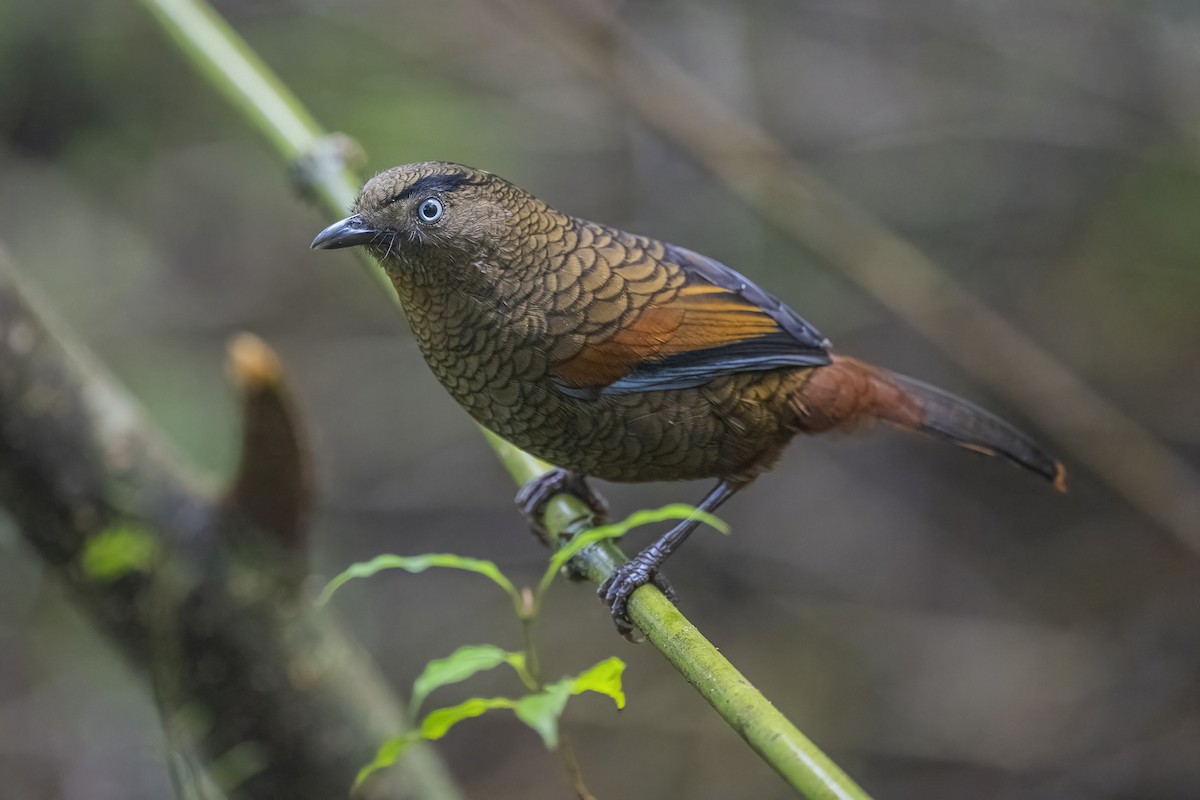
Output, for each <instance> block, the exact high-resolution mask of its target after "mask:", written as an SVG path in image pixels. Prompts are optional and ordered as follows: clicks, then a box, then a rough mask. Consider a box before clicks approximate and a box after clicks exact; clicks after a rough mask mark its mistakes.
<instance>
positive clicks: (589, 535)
mask: <svg viewBox="0 0 1200 800" xmlns="http://www.w3.org/2000/svg"><path fill="white" fill-rule="evenodd" d="M669 519H698V520H700V521H701V522H703V523H704V524H706V525H708V526H709V527H711V528H714V529H716V530H717V531H719V532H721V533H724V534H728V533H729V526H728V525H726V524H725V523H724V522H722V521H721V520H719V519H717V518H716V517H714V516H713V515H712V514H709V513H708V512H707V511H701V510H700V509H698V508H696V507H695V506H689V505H688V504H687V503H672V504H670V505H666V506H663V507H662V508H658V509H644V510H642V511H635V512H634V513H632V514H630V515H629V516H628V517H626V518H625V519H623V520H621V521H620V522H613V523H611V524H609V525H600V526H598V527H595V528H591V529H589V530H586V531H584V532H583V533H581V534H579V535H578V536H576V537H575V538H573V539H572V540H571V541H569V542H567V544H566V545H565V546H563V547H562V548H560V549H559V550H558V551H557V552H555V553H554V555H552V556H551V557H550V565H549V566H548V567H547V568H546V573H545V574H544V575H543V576H542V580H541V583H539V584H538V590H537V604H538V605H540V604H541V599H542V595H544V594H545V593H546V590H547V589H548V588H550V584H551V583H552V582H553V581H554V576H555V575H557V574H558V571H559V570H560V569H562V568H563V565H565V564H566V563H567V562H568V561H570V560H571V559H572V558H574V556H575V554H576V553H578V552H579V551H580V550H582V549H583V548H585V547H588V546H590V545H593V544H595V543H596V542H599V541H603V540H604V539H617V538H619V537H621V536H624V535H625V534H626V533H628V532H629V531H631V530H633V529H634V528H637V527H640V526H642V525H651V524H653V523H655V522H663V521H664V520H669Z"/></svg>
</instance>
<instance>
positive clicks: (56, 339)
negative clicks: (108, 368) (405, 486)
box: [0, 251, 459, 800]
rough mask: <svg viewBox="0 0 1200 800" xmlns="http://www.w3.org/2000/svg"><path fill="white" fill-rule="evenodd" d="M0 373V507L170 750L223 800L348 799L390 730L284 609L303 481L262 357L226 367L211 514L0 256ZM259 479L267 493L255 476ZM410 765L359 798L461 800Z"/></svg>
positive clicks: (325, 640)
mask: <svg viewBox="0 0 1200 800" xmlns="http://www.w3.org/2000/svg"><path fill="white" fill-rule="evenodd" d="M0 365H2V367H3V368H2V369H0V505H3V507H4V508H5V510H6V511H7V512H8V513H10V514H11V515H12V517H13V519H14V520H15V522H16V524H17V527H18V529H19V530H20V531H21V534H22V535H23V536H24V538H25V539H26V541H28V543H29V544H30V545H31V546H32V547H33V548H34V549H35V550H36V551H37V552H38V553H39V554H40V555H41V557H42V559H43V560H44V562H45V563H46V564H47V566H48V567H49V568H50V570H51V571H52V572H54V573H55V574H56V575H57V576H58V577H59V578H60V579H61V580H62V582H63V583H64V584H65V585H66V587H67V588H68V590H69V593H70V595H71V596H72V597H73V598H74V600H75V601H76V602H77V603H78V604H79V606H80V608H82V609H83V611H84V612H85V613H86V614H88V615H89V616H90V617H91V618H92V620H93V621H94V622H95V623H96V624H97V625H98V626H99V627H100V628H101V629H102V630H103V631H104V632H105V633H106V634H107V635H108V636H109V638H111V639H112V640H113V641H114V642H115V643H116V644H117V645H118V646H119V647H120V649H121V650H122V651H123V652H124V653H125V655H126V656H127V657H128V659H129V660H130V662H132V664H134V665H135V666H136V667H137V668H139V669H140V670H141V671H142V672H143V673H145V674H146V675H147V676H149V678H150V679H151V680H152V682H153V684H154V686H155V690H156V694H157V697H158V700H159V703H160V706H161V710H162V713H163V715H164V718H165V720H166V728H167V730H168V732H169V733H170V734H171V735H170V736H169V738H170V739H171V740H172V741H175V740H176V739H178V740H180V741H184V742H186V743H187V749H188V750H189V751H194V755H195V756H196V757H197V758H198V760H199V761H201V762H202V763H204V765H205V768H206V770H207V771H208V773H209V776H210V777H211V778H212V779H213V782H214V783H215V785H216V786H217V787H218V788H219V789H220V790H221V791H223V792H224V793H225V794H226V795H227V796H228V797H230V798H234V799H235V800H236V799H238V798H247V799H248V800H260V799H261V798H268V797H288V798H297V799H298V800H302V799H303V798H312V800H329V798H333V797H344V796H346V795H347V793H348V792H349V788H350V786H351V785H352V784H353V782H354V777H355V775H356V773H357V772H358V769H359V768H360V767H361V766H362V765H363V764H364V763H366V762H367V761H369V760H370V759H371V757H372V755H373V754H374V752H375V749H376V747H377V746H378V743H379V741H380V740H381V739H383V738H385V737H386V736H390V735H394V734H395V732H396V731H397V730H398V729H399V728H400V727H401V726H402V725H403V722H402V720H403V716H402V714H401V709H400V707H399V705H398V703H397V701H396V699H395V698H394V697H393V696H392V695H391V694H390V690H389V689H388V688H387V686H386V684H385V683H384V681H383V680H382V679H381V678H380V676H379V675H378V674H377V672H376V670H375V667H374V666H373V665H372V664H371V663H370V661H369V660H368V659H367V658H366V657H365V656H364V655H363V654H362V653H361V651H360V650H359V649H358V648H357V646H355V645H354V644H353V643H352V642H350V641H348V640H347V639H346V638H344V637H343V636H342V635H341V634H340V633H339V628H338V626H337V625H336V624H335V623H334V622H333V621H332V620H331V619H330V618H329V617H327V616H325V615H322V614H319V613H317V612H316V611H315V610H314V609H313V606H312V604H311V603H310V602H308V600H307V599H306V598H303V597H302V596H301V595H300V593H299V592H298V591H297V589H298V586H299V582H300V581H301V580H302V579H303V577H304V576H303V571H302V570H303V569H304V567H305V565H306V562H307V537H306V536H305V532H304V527H303V523H302V520H303V518H304V515H305V512H306V511H307V506H308V492H307V475H308V472H309V467H308V462H307V458H306V454H305V452H304V449H303V446H302V440H301V437H300V436H299V430H298V425H297V422H296V418H295V415H294V413H293V412H292V411H291V405H290V401H289V400H288V396H287V394H288V393H287V387H286V385H285V384H284V379H283V373H282V370H281V369H280V368H279V364H278V361H277V360H276V359H275V356H274V354H273V353H272V352H271V351H270V350H269V349H268V348H267V347H266V345H265V344H263V343H262V342H260V341H258V340H256V339H252V338H242V339H239V340H238V342H237V345H236V347H235V349H234V353H233V362H232V369H233V372H234V375H235V376H236V377H237V379H238V381H239V383H240V384H241V387H242V392H243V396H244V398H245V404H244V411H243V417H244V420H243V422H244V426H245V430H246V438H245V440H244V447H245V448H246V449H245V450H244V452H243V454H242V464H243V469H242V471H241V474H240V477H239V478H238V479H237V482H236V483H235V486H236V487H237V488H236V491H233V492H230V493H228V494H226V495H224V496H222V495H221V494H218V493H215V492H213V491H210V490H209V489H208V488H207V487H205V486H203V485H201V483H200V482H199V481H198V480H197V479H196V478H195V477H194V476H192V475H191V474H189V473H188V471H187V470H186V468H185V467H183V466H182V465H181V463H180V462H179V461H178V460H177V459H176V458H175V457H174V455H173V454H172V453H171V452H170V450H169V448H168V447H167V445H166V443H165V442H164V441H163V439H162V438H161V436H160V434H159V433H158V431H157V430H156V429H154V428H153V427H152V426H151V425H150V424H149V423H148V422H147V421H146V420H145V418H144V417H143V415H142V412H141V410H140V409H139V408H138V407H137V405H136V404H135V403H134V402H133V401H132V400H131V399H130V398H129V397H128V396H127V395H125V394H124V392H123V391H122V390H121V389H120V388H119V387H117V386H116V385H115V384H114V382H113V381H112V379H111V378H110V377H109V376H108V375H107V374H106V373H105V372H104V370H103V369H102V368H101V367H99V366H97V365H96V364H95V363H94V362H93V360H92V359H91V358H90V357H89V355H88V354H87V353H85V352H84V351H83V350H82V349H81V348H80V347H78V346H77V345H75V344H74V343H73V342H72V341H71V340H70V337H69V336H68V335H67V333H66V332H65V331H64V330H62V329H61V327H60V326H59V325H57V324H54V323H53V322H52V320H51V319H49V318H48V317H47V315H46V313H45V312H44V311H43V310H41V309H39V308H37V307H35V304H34V303H33V302H32V300H31V298H30V296H29V292H28V290H25V289H23V288H22V287H20V286H19V285H18V284H17V281H16V274H15V272H14V270H13V268H12V267H11V265H10V264H8V263H7V260H6V258H5V256H4V253H3V251H0ZM268 460H270V461H271V463H272V465H273V467H274V472H275V473H276V480H263V479H262V470H261V469H259V468H258V467H257V466H256V465H258V466H261V465H263V464H265V463H266V462H267V461H268ZM251 478H254V480H253V482H252V481H251V480H250V479H251ZM176 734H179V735H178V736H176ZM414 755H417V758H416V759H413V760H409V761H406V767H407V768H406V769H404V770H396V771H394V773H395V774H389V775H387V776H383V779H381V780H380V781H378V782H377V783H375V784H372V785H371V786H369V787H368V789H367V792H366V794H365V796H366V797H374V798H385V797H386V798H409V799H410V800H454V799H455V798H457V797H458V796H459V795H458V792H457V790H456V789H455V788H454V787H453V786H452V785H451V784H450V783H449V781H448V779H447V778H446V776H445V774H444V773H443V771H442V768H441V766H440V764H439V763H438V762H437V761H435V760H434V757H433V755H432V753H430V752H429V751H423V752H422V753H420V754H414Z"/></svg>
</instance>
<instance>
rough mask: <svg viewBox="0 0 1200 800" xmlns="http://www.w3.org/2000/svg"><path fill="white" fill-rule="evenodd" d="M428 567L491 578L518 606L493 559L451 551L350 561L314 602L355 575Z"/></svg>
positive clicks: (513, 590) (516, 596)
mask: <svg viewBox="0 0 1200 800" xmlns="http://www.w3.org/2000/svg"><path fill="white" fill-rule="evenodd" d="M430 567H447V568H449V569H461V570H466V571H467V572H475V573H478V574H480V575H485V576H487V577H489V578H491V579H492V580H493V581H494V582H495V583H496V585H498V586H499V587H500V588H501V589H503V590H504V591H506V592H508V596H509V597H511V598H512V601H513V605H514V606H517V607H518V608H519V607H520V603H521V597H520V595H519V594H518V593H517V590H516V587H514V586H513V585H512V581H510V580H509V579H508V578H506V577H505V576H504V573H503V572H501V571H500V569H499V567H497V566H496V565H495V563H493V562H491V561H484V560H482V559H479V558H466V557H464V556H456V555H454V554H453V553H427V554H425V555H421V556H396V555H381V556H376V557H375V558H372V559H371V560H370V561H362V562H359V563H357V564H351V565H350V566H349V567H347V568H346V569H345V570H343V571H342V572H341V573H339V574H338V575H337V576H336V577H335V578H334V579H333V580H331V581H330V582H329V583H328V584H326V586H325V588H324V589H323V590H321V595H320V596H319V597H318V598H317V605H325V604H326V603H328V602H329V598H330V597H332V596H333V593H334V592H336V591H337V590H338V589H339V588H340V587H341V586H342V585H343V584H345V583H348V582H350V581H352V580H354V579H355V578H369V577H370V576H372V575H374V574H375V573H377V572H381V571H383V570H385V569H402V570H405V571H406V572H412V573H414V574H415V573H418V572H424V571H425V570H427V569H429V568H430Z"/></svg>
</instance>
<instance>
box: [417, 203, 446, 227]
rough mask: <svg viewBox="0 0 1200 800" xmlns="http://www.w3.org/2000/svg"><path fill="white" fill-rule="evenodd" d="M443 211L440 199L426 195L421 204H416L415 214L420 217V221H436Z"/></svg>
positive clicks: (444, 210)
mask: <svg viewBox="0 0 1200 800" xmlns="http://www.w3.org/2000/svg"><path fill="white" fill-rule="evenodd" d="M445 212H446V209H445V208H443V207H442V201H441V200H438V199H437V198H436V197H426V198H425V199H424V200H422V201H421V205H419V206H417V216H418V217H420V218H421V222H437V221H438V220H439V219H441V218H442V214H444V213H445Z"/></svg>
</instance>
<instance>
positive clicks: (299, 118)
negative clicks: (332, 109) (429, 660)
mask: <svg viewBox="0 0 1200 800" xmlns="http://www.w3.org/2000/svg"><path fill="white" fill-rule="evenodd" d="M141 2H142V5H144V6H146V8H147V9H148V10H149V11H150V12H151V13H152V14H153V16H154V18H155V19H156V20H157V21H158V22H159V23H160V24H161V25H162V27H163V29H164V30H165V31H166V32H167V33H168V34H169V36H170V38H171V39H172V41H174V42H175V44H176V45H177V46H178V47H179V49H180V51H181V52H182V53H183V54H184V55H185V56H186V57H187V58H188V59H189V60H190V61H191V63H192V65H193V67H195V69H196V71H197V72H199V73H200V75H201V76H202V77H204V78H205V79H206V80H207V81H208V82H209V83H210V84H212V86H213V87H214V88H215V89H217V90H218V91H219V92H220V93H221V94H222V95H223V96H224V97H225V98H226V99H227V100H228V101H229V102H230V104H231V105H233V106H234V108H236V109H237V110H238V111H239V112H240V113H241V114H242V116H243V117H244V118H245V120H246V121H247V122H248V123H250V124H251V125H252V126H254V127H255V128H257V129H258V130H259V132H261V133H262V134H263V136H264V137H266V139H267V140H268V141H269V142H270V143H271V145H272V146H273V147H274V148H275V150H276V151H277V152H278V153H279V155H280V156H281V158H283V159H284V161H285V162H287V164H288V166H289V167H292V168H294V167H296V166H297V165H300V166H302V167H303V166H304V165H305V163H306V162H309V163H310V164H311V163H312V162H319V160H320V159H322V158H324V157H325V156H324V154H323V153H322V143H323V142H325V141H326V134H325V133H324V132H323V131H322V130H321V128H320V127H319V126H318V125H317V123H316V122H315V120H313V118H312V117H311V115H310V114H309V113H308V112H307V110H306V109H305V108H304V107H303V105H301V103H300V102H299V100H297V99H296V97H295V96H294V95H292V94H291V92H289V91H288V89H287V87H286V86H284V85H283V83H282V82H281V81H280V80H279V78H278V77H276V76H275V75H274V74H273V73H272V72H271V71H270V70H269V69H268V68H267V67H266V65H265V64H263V63H262V61H261V60H260V59H259V58H258V57H257V56H256V55H255V53H254V52H253V50H251V49H250V47H249V45H248V44H246V42H245V41H244V40H243V39H242V38H241V37H240V36H238V34H237V33H236V32H235V31H234V30H233V29H232V28H230V27H229V25H228V23H226V22H225V21H224V20H223V19H221V18H220V17H219V16H218V15H217V14H216V13H215V12H214V11H213V10H212V9H211V8H210V7H209V6H208V5H207V4H206V3H204V2H203V0H141ZM323 166H324V167H325V168H319V169H309V170H308V171H307V172H306V174H305V178H306V180H307V182H308V184H309V188H311V189H312V191H313V193H314V194H315V196H316V197H317V198H318V199H319V201H320V202H321V205H322V207H323V208H324V209H325V210H326V211H328V212H329V213H330V214H331V215H333V216H340V215H342V214H344V213H345V212H346V211H347V209H348V208H349V207H350V205H351V203H352V202H353V199H354V196H355V193H356V192H357V190H358V186H359V181H358V180H357V179H356V178H355V177H354V176H353V175H352V174H351V173H350V172H349V171H347V170H346V169H344V168H342V167H341V166H340V165H336V168H328V167H329V164H328V163H325V164H324V165H323ZM369 263H370V264H372V265H373V266H374V268H373V269H372V273H373V278H374V279H376V280H381V281H382V282H384V283H385V284H386V283H387V281H386V278H385V277H384V276H383V272H382V270H380V269H378V268H377V267H378V265H377V264H375V262H374V261H369ZM387 293H388V295H389V296H391V297H392V298H393V299H395V293H394V292H393V291H392V290H391V287H390V285H389V286H388V291H387ZM484 434H485V436H486V438H487V440H488V442H489V443H490V444H491V446H492V448H493V449H494V450H495V451H496V455H497V456H498V457H499V458H500V460H501V462H502V463H503V464H504V466H505V467H506V468H507V469H508V471H509V473H510V474H511V475H512V477H513V479H514V480H515V481H516V482H517V483H518V484H524V483H525V482H526V481H529V480H531V479H533V478H535V477H537V476H538V475H541V474H543V473H544V472H546V471H547V470H548V469H549V468H550V466H549V465H548V464H546V463H545V462H544V461H541V460H539V459H537V458H534V457H533V456H531V455H529V454H528V453H524V452H522V451H521V450H519V449H517V448H516V447H513V446H512V445H511V444H509V443H507V442H505V441H504V440H503V439H500V438H499V437H497V436H495V435H494V434H492V433H490V432H488V431H486V430H485V431H484ZM587 516H588V512H587V509H586V508H585V507H584V506H583V504H582V503H580V502H579V501H578V500H577V499H575V498H572V497H569V496H566V495H560V496H559V497H557V498H555V500H554V501H553V502H551V503H550V504H549V506H548V507H547V510H546V514H545V522H546V527H547V529H548V530H549V531H550V534H551V536H552V537H554V540H555V541H557V540H558V537H559V536H560V535H567V534H571V533H575V532H578V530H579V529H580V527H581V525H584V524H586V520H587ZM624 560H625V557H624V555H623V554H622V553H621V551H620V550H619V549H617V548H616V547H615V546H614V545H612V544H611V543H603V544H601V545H595V546H593V547H590V548H588V549H586V550H584V551H583V552H581V553H580V554H579V555H578V556H577V557H576V562H577V564H578V566H579V567H580V568H581V569H582V570H583V571H584V572H585V573H587V575H588V576H589V577H590V578H591V579H592V580H594V581H596V582H600V581H603V580H604V579H605V578H607V577H608V575H610V574H611V573H612V571H613V569H614V568H615V567H616V566H617V565H618V564H620V563H622V562H623V561H624ZM629 611H630V615H631V617H632V618H633V620H634V622H635V623H636V624H637V626H638V627H639V628H640V629H641V630H642V632H643V633H645V635H646V637H647V638H648V639H649V641H650V642H651V643H652V644H653V645H654V646H655V647H657V648H658V649H659V650H660V651H661V652H662V653H663V655H664V656H666V657H667V660H668V661H670V662H671V664H672V665H673V666H675V668H676V669H678V670H679V671H680V673H682V674H683V676H684V677H685V678H687V680H688V681H689V682H690V683H691V684H692V685H693V686H695V687H696V689H697V691H699V692H700V694H701V695H702V696H703V697H704V699H705V700H707V701H708V702H709V703H710V704H711V705H712V707H713V708H714V709H715V710H716V711H717V713H719V714H720V715H721V716H722V718H724V719H725V721H726V722H727V723H728V724H729V725H730V726H731V727H733V729H734V730H736V731H737V732H738V734H740V735H741V736H742V738H743V739H745V740H746V742H747V743H748V744H749V745H750V746H751V747H752V748H754V750H755V751H757V752H758V753H759V755H760V756H762V758H763V760H764V761H766V762H767V763H768V764H769V765H770V766H771V767H772V768H774V769H775V771H776V772H778V773H779V774H780V775H781V776H782V777H783V778H784V780H785V781H787V782H788V783H789V784H790V785H791V786H792V787H794V788H795V789H796V790H798V791H799V792H800V793H801V794H802V795H804V796H805V797H808V798H811V800H869V798H868V796H867V794H866V793H865V792H864V791H863V790H862V789H861V788H859V787H858V786H857V785H856V784H855V783H854V781H853V780H851V778H850V777H849V776H847V775H846V773H844V772H843V771H842V770H841V769H840V768H838V766H837V765H836V764H834V763H833V762H832V761H831V760H830V759H829V758H828V757H827V756H826V755H825V754H824V753H822V752H821V751H820V750H819V749H818V748H817V746H816V745H814V744H813V743H812V741H810V740H809V739H808V738H807V737H805V736H804V734H802V733H800V731H799V730H797V729H796V727H795V726H794V725H793V724H792V723H791V722H789V721H788V720H787V718H786V717H784V716H783V715H782V714H781V713H780V712H779V711H778V710H777V709H776V708H775V707H774V706H773V705H772V704H771V703H770V701H769V700H767V699H766V698H765V697H764V696H763V695H762V693H761V692H759V691H758V689H756V688H755V687H754V685H753V684H751V683H750V682H749V681H748V680H747V679H746V678H745V677H744V676H743V675H742V674H741V673H740V672H738V670H737V669H736V668H735V667H734V666H733V665H732V664H731V663H730V662H729V661H728V660H727V659H726V658H725V657H724V656H722V655H721V654H720V653H719V652H718V651H717V649H716V648H715V647H714V646H713V645H712V644H711V643H710V642H709V641H708V640H707V639H705V638H704V637H703V636H702V635H701V634H700V632H699V631H698V630H697V629H696V627H695V626H694V625H693V624H692V623H691V622H689V621H688V620H687V618H686V617H684V615H683V614H682V613H680V611H679V609H677V608H676V607H675V606H674V605H672V604H671V602H670V601H668V600H667V599H666V598H665V597H664V596H663V595H662V593H661V592H659V591H658V589H656V588H655V587H653V586H644V587H642V588H641V589H639V590H638V591H637V592H635V593H634V595H633V597H632V599H631V601H630V604H629Z"/></svg>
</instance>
